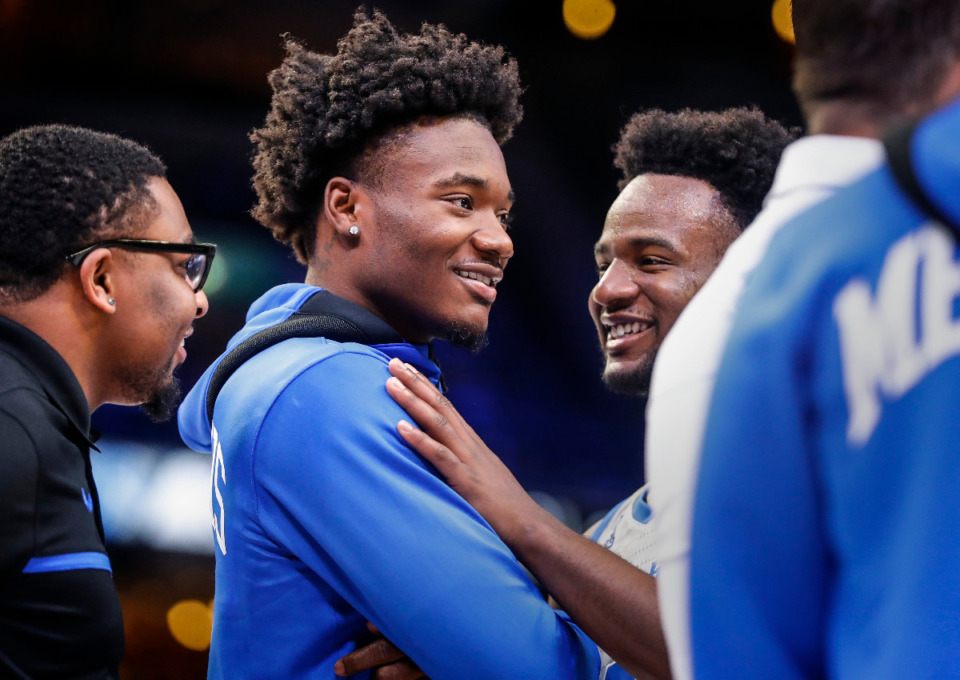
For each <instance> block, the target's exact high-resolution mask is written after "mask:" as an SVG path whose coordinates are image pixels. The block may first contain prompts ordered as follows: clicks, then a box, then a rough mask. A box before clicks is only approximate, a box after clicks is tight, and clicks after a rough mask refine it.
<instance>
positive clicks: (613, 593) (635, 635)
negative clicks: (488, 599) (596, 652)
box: [494, 506, 670, 678]
mask: <svg viewBox="0 0 960 680" xmlns="http://www.w3.org/2000/svg"><path fill="white" fill-rule="evenodd" d="M513 524H514V527H512V530H507V531H504V532H503V534H504V535H505V536H506V537H507V544H508V545H509V546H510V548H511V549H512V550H513V551H514V553H515V554H516V555H517V557H518V558H519V559H520V561H521V562H523V564H524V565H526V567H527V568H528V569H530V571H531V572H533V573H534V574H535V575H536V577H537V578H538V579H539V580H540V582H541V583H542V584H543V586H544V587H545V588H546V589H547V591H548V592H549V593H550V594H551V595H552V596H553V597H554V599H555V600H556V601H557V603H558V604H559V605H560V606H561V607H562V608H563V609H564V610H565V611H566V612H567V613H568V614H570V616H571V618H572V619H573V620H574V621H575V622H576V623H577V624H578V625H579V626H580V627H581V628H582V629H583V631H584V632H585V633H586V634H587V635H589V636H590V637H591V639H593V640H594V641H595V642H596V643H597V644H598V645H600V647H601V648H602V649H603V650H604V651H606V652H607V653H608V654H609V655H610V656H612V657H613V658H614V659H615V660H616V661H617V662H618V663H619V664H620V665H621V666H622V667H623V668H624V669H625V670H627V671H628V672H629V673H630V674H631V675H633V676H634V677H636V678H668V677H670V670H669V662H668V660H667V649H666V643H665V642H664V638H663V631H662V629H661V626H660V613H659V607H658V606H657V593H656V581H655V579H654V578H653V577H652V576H650V575H649V574H646V573H644V572H643V571H641V570H640V569H638V568H637V567H634V566H633V565H632V564H630V563H629V562H626V561H625V560H623V559H621V558H620V557H619V556H617V555H615V554H614V553H612V552H610V551H609V550H607V549H606V548H603V547H601V546H600V545H597V544H596V543H594V542H593V541H590V540H589V539H587V538H585V537H583V536H581V535H580V534H578V533H576V532H574V531H572V530H571V529H568V528H567V527H566V526H564V525H563V524H562V523H561V522H560V521H559V520H557V519H556V518H554V517H553V516H552V515H550V514H549V513H548V512H547V511H545V510H543V509H542V508H539V506H538V507H537V508H536V509H535V510H534V509H528V510H527V511H526V512H525V513H524V515H523V516H522V517H515V518H513ZM494 528H495V529H498V530H499V529H500V528H504V529H506V527H497V526H496V525H494Z"/></svg>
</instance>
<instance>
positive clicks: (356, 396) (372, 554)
mask: <svg viewBox="0 0 960 680" xmlns="http://www.w3.org/2000/svg"><path fill="white" fill-rule="evenodd" d="M388 377H389V373H388V371H387V368H386V361H385V360H383V359H381V358H378V357H375V356H371V355H370V354H369V353H352V352H349V351H346V352H341V353H339V354H336V355H334V356H332V357H330V358H328V359H326V360H324V361H322V362H320V363H318V364H316V365H315V366H313V367H311V368H310V369H308V370H307V371H306V372H304V373H303V374H301V375H300V376H298V377H297V378H296V379H295V380H294V381H293V382H292V384H290V385H289V387H287V388H286V389H285V390H284V392H283V393H282V395H281V397H280V399H279V401H278V402H277V403H276V404H274V406H273V407H272V408H271V410H270V412H269V413H268V415H267V416H266V418H265V420H264V422H263V425H262V429H261V431H260V434H259V436H258V440H257V444H256V449H255V457H254V474H255V486H256V488H257V516H258V518H259V521H260V523H261V525H262V526H263V528H264V530H265V531H267V532H269V533H270V534H272V535H273V536H274V537H275V538H276V540H278V541H280V542H282V543H283V544H285V545H286V546H287V547H288V548H289V549H290V550H291V552H293V554H295V555H296V557H297V558H299V559H300V560H302V561H303V562H304V564H306V566H307V567H308V568H309V569H310V570H312V571H313V572H315V573H316V574H317V575H318V576H320V578H322V579H323V580H324V581H326V582H327V583H328V584H329V585H330V586H331V587H332V588H333V589H334V590H336V591H337V592H338V593H340V595H341V596H342V597H343V598H344V599H345V600H347V601H348V602H349V603H350V604H351V605H352V606H353V607H354V608H355V609H356V610H357V611H359V612H360V613H361V614H362V615H363V616H364V617H366V618H368V619H369V620H370V621H372V622H373V623H374V624H375V625H376V626H377V627H378V628H379V629H380V630H381V631H382V632H383V633H384V634H385V635H386V636H387V637H388V638H389V639H390V640H392V641H393V642H394V643H395V644H396V645H397V646H399V647H400V648H401V649H403V650H404V651H405V652H406V653H407V654H408V655H409V656H410V657H411V658H412V659H413V660H414V661H415V662H416V663H417V664H418V665H419V666H420V667H421V668H422V669H423V670H424V671H425V672H426V673H427V674H428V675H429V676H430V677H431V678H434V680H442V679H443V678H461V679H467V680H469V679H471V678H478V679H479V678H528V679H533V678H551V679H554V680H555V679H558V678H596V677H597V675H598V672H599V656H598V652H597V648H596V645H595V644H594V643H592V642H591V641H590V640H589V639H588V638H587V637H586V636H585V635H584V634H583V632H582V631H580V629H579V628H578V627H577V626H575V625H574V624H572V623H571V622H570V621H569V620H568V619H567V618H566V617H565V615H563V614H562V613H560V612H555V611H554V610H553V609H551V608H550V607H549V606H548V604H547V603H546V602H545V601H544V600H543V598H542V596H541V595H540V593H539V592H538V590H537V589H536V587H535V586H534V584H533V583H531V581H530V580H529V579H528V578H527V576H526V575H525V573H524V570H523V568H522V567H521V566H520V564H519V563H518V562H517V560H516V559H515V558H514V556H513V554H512V553H511V552H510V551H509V549H508V548H507V547H506V546H505V545H504V544H503V543H502V542H501V541H500V539H499V538H498V537H497V535H496V534H495V533H494V532H493V531H492V530H491V528H490V527H489V525H487V523H486V522H485V521H484V520H483V519H482V518H481V517H480V516H479V515H478V514H476V512H475V511H474V510H473V509H472V508H471V507H470V506H469V505H467V504H466V503H465V502H464V501H463V500H462V499H461V498H460V497H459V496H458V495H457V494H456V493H455V492H453V491H452V490H451V489H450V488H449V487H448V486H447V485H446V484H445V483H444V482H443V481H441V480H440V479H439V478H438V477H437V476H436V475H435V473H434V472H433V471H432V470H431V469H430V468H428V466H427V465H426V464H425V463H424V461H423V460H422V459H420V458H419V456H417V455H416V454H415V453H414V452H413V451H412V450H411V449H410V448H409V447H408V446H407V445H406V443H405V442H404V441H403V440H402V439H401V438H400V436H399V434H398V433H397V431H396V423H397V422H398V421H399V420H400V419H402V418H404V417H405V413H404V412H403V411H402V410H401V409H400V408H399V407H398V406H397V405H396V404H395V403H394V402H393V400H392V399H390V397H389V395H387V393H386V388H385V383H386V380H387V378H388Z"/></svg>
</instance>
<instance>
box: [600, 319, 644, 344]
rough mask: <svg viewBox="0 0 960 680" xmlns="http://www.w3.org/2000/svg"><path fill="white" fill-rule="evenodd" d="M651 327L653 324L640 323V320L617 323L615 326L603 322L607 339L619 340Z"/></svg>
mask: <svg viewBox="0 0 960 680" xmlns="http://www.w3.org/2000/svg"><path fill="white" fill-rule="evenodd" d="M651 327H652V324H649V323H640V322H639V321H634V322H633V323H621V324H615V325H613V326H609V325H607V324H603V329H604V331H606V334H607V340H619V339H620V338H625V337H627V336H630V335H637V334H638V333H641V332H643V331H645V330H647V329H648V328H651Z"/></svg>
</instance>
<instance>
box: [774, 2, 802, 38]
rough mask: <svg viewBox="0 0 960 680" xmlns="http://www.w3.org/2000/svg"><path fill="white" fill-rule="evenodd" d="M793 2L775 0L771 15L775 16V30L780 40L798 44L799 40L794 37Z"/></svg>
mask: <svg viewBox="0 0 960 680" xmlns="http://www.w3.org/2000/svg"><path fill="white" fill-rule="evenodd" d="M790 2H791V0H775V1H774V3H773V9H772V10H771V14H772V16H773V28H774V30H775V31H776V32H777V35H779V36H780V38H781V39H782V40H784V41H786V42H788V43H791V44H793V43H796V42H797V39H796V37H795V36H794V35H793V8H792V6H791V4H790Z"/></svg>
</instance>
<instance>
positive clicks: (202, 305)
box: [195, 290, 210, 319]
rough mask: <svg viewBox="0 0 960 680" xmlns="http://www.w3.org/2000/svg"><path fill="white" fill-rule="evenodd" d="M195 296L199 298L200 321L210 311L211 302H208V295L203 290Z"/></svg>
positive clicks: (198, 311)
mask: <svg viewBox="0 0 960 680" xmlns="http://www.w3.org/2000/svg"><path fill="white" fill-rule="evenodd" d="M195 296H196V298H197V318H198V319H199V318H200V317H201V316H203V315H204V314H206V313H207V312H208V311H210V301H209V300H207V294H206V293H204V292H203V291H202V290H198V291H197V292H196V294H195Z"/></svg>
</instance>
